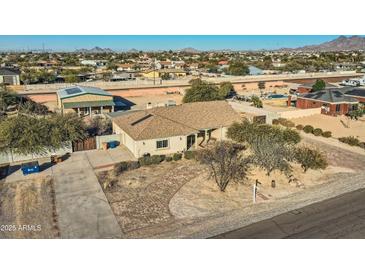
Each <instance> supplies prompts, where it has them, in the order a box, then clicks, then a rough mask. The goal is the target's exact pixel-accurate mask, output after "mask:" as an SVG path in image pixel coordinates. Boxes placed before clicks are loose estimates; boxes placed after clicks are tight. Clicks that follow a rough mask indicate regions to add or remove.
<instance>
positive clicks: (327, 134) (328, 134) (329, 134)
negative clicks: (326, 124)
mask: <svg viewBox="0 0 365 274" xmlns="http://www.w3.org/2000/svg"><path fill="white" fill-rule="evenodd" d="M322 136H323V137H326V138H330V137H331V136H332V132H331V131H324V132H322Z"/></svg>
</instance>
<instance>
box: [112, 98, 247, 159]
mask: <svg viewBox="0 0 365 274" xmlns="http://www.w3.org/2000/svg"><path fill="white" fill-rule="evenodd" d="M241 120H242V118H241V117H240V115H239V114H238V113H237V112H235V111H234V110H233V108H232V107H231V106H230V105H229V104H228V103H227V102H225V101H212V102H196V103H187V104H182V105H178V106H168V107H157V108H152V109H147V110H140V111H130V112H125V113H122V114H121V115H119V116H118V117H114V118H113V132H114V133H115V134H119V135H120V140H121V144H123V145H125V146H126V147H127V148H128V149H129V150H130V151H131V152H132V153H133V155H134V156H135V157H137V158H138V157H141V156H143V155H146V154H150V155H156V154H159V155H161V154H164V155H166V154H172V153H176V152H183V151H186V150H190V149H196V148H198V147H199V146H201V147H204V146H205V145H206V144H208V143H209V142H212V141H215V140H225V139H226V132H227V129H228V127H229V126H230V125H232V124H233V123H234V122H239V121H241Z"/></svg>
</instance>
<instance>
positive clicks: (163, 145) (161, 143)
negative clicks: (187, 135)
mask: <svg viewBox="0 0 365 274" xmlns="http://www.w3.org/2000/svg"><path fill="white" fill-rule="evenodd" d="M168 146H169V140H167V139H166V140H160V141H157V142H156V147H157V149H161V148H167V147H168Z"/></svg>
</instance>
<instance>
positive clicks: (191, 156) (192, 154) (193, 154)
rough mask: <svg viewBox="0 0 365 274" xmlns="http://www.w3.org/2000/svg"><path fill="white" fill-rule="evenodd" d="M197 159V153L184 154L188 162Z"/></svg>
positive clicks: (186, 152) (188, 152) (187, 152)
mask: <svg viewBox="0 0 365 274" xmlns="http://www.w3.org/2000/svg"><path fill="white" fill-rule="evenodd" d="M195 157H196V152H195V151H185V152H184V158H185V159H187V160H190V159H195Z"/></svg>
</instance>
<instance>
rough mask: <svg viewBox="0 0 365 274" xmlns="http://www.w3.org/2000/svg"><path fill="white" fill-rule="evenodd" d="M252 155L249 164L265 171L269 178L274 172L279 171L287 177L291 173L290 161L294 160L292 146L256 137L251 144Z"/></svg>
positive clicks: (264, 137)
mask: <svg viewBox="0 0 365 274" xmlns="http://www.w3.org/2000/svg"><path fill="white" fill-rule="evenodd" d="M251 150H252V152H253V155H252V156H251V157H250V158H251V162H252V163H253V164H255V165H257V166H259V167H261V168H263V169H264V170H265V171H266V175H267V176H270V174H271V172H272V171H274V170H280V171H282V172H284V173H286V174H287V175H288V174H289V173H290V172H291V170H292V169H291V166H290V161H292V160H293V158H294V146H293V145H290V144H283V143H279V142H273V141H272V139H271V138H267V137H266V136H257V138H256V139H255V140H254V141H252V143H251Z"/></svg>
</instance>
